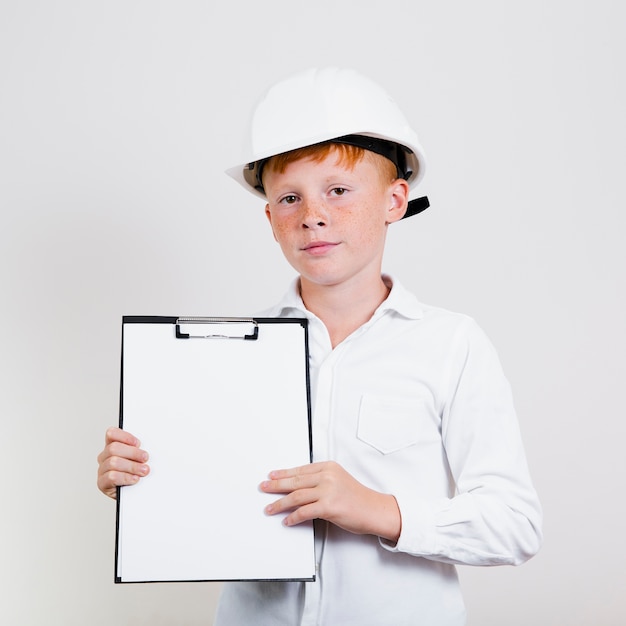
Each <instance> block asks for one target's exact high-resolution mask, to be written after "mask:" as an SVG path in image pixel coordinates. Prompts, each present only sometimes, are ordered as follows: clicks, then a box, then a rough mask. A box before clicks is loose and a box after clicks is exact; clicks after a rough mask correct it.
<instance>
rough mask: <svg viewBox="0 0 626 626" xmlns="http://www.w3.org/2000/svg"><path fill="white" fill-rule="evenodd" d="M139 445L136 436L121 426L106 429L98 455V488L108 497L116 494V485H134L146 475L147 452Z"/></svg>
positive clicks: (147, 468)
mask: <svg viewBox="0 0 626 626" xmlns="http://www.w3.org/2000/svg"><path fill="white" fill-rule="evenodd" d="M140 445H141V443H140V441H139V439H137V437H134V436H133V435H131V434H130V433H129V432H126V431H125V430H122V429H121V428H109V429H108V430H107V432H106V437H105V446H104V450H103V451H102V452H101V453H100V454H99V455H98V489H100V491H102V493H104V494H105V495H107V496H109V498H115V497H116V496H117V489H116V487H123V486H124V485H134V484H135V483H136V482H138V481H139V479H140V478H141V477H142V476H147V475H148V472H149V471H150V468H149V467H148V466H147V465H146V464H145V463H146V461H147V460H148V453H147V452H146V451H145V450H141V449H140V447H139V446H140Z"/></svg>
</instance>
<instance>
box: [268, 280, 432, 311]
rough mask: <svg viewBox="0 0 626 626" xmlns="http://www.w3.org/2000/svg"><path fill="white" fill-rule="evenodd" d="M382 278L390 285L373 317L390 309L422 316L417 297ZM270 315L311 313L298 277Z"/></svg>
mask: <svg viewBox="0 0 626 626" xmlns="http://www.w3.org/2000/svg"><path fill="white" fill-rule="evenodd" d="M383 280H384V281H385V283H386V284H387V285H388V286H390V287H391V291H390V292H389V295H388V296H387V298H386V299H385V300H384V302H382V303H381V305H380V306H379V307H378V309H377V310H376V312H375V313H374V315H373V318H375V317H379V316H380V315H383V314H384V313H385V312H387V311H391V312H394V313H397V314H398V315H401V316H402V317H405V318H407V319H414V320H418V319H421V318H422V317H423V316H424V309H423V307H422V305H421V304H420V303H419V301H418V300H417V298H416V297H415V296H414V295H413V294H412V293H411V292H409V291H407V290H406V289H405V288H404V287H403V285H402V284H401V283H400V281H399V280H397V279H395V278H393V277H392V276H390V275H388V274H383ZM268 315H269V316H270V317H298V316H303V315H304V316H305V317H309V316H310V315H311V314H310V312H309V311H308V310H307V309H306V307H305V306H304V303H303V302H302V298H301V297H300V279H299V278H295V279H294V280H293V281H292V282H291V284H290V285H289V289H287V291H286V293H285V295H284V296H283V297H282V299H281V300H280V302H279V303H278V304H277V305H276V306H274V307H272V308H271V309H270V310H269V311H268Z"/></svg>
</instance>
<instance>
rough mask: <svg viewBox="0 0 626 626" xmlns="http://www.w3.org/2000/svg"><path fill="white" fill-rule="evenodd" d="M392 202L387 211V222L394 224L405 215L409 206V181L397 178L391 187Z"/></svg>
mask: <svg viewBox="0 0 626 626" xmlns="http://www.w3.org/2000/svg"><path fill="white" fill-rule="evenodd" d="M389 192H390V200H391V204H390V207H389V210H388V211H387V220H386V221H387V224H393V222H397V221H398V220H401V219H402V218H403V217H404V214H405V213H406V210H407V207H408V206H409V183H407V182H406V180H404V179H403V178H397V179H396V180H394V181H393V182H392V183H391V186H390V187H389Z"/></svg>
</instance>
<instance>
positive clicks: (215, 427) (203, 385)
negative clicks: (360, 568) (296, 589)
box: [115, 316, 315, 583]
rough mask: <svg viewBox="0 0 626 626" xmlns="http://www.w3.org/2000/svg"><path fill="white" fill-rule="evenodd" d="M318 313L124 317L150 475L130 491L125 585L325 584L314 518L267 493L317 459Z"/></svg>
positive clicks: (120, 505) (128, 391)
mask: <svg viewBox="0 0 626 626" xmlns="http://www.w3.org/2000/svg"><path fill="white" fill-rule="evenodd" d="M309 389H310V388H309V370H308V334H307V320H306V319H301V318H200V317H196V318H181V317H161V316H152V317H139V316H124V317H123V320H122V373H121V385H120V422H119V423H120V427H121V428H124V429H125V430H128V431H129V432H131V433H133V434H134V435H136V436H137V437H139V438H140V439H141V442H142V448H144V449H145V450H147V451H148V452H149V454H150V460H149V463H150V469H151V471H150V474H149V475H148V476H147V477H145V478H143V479H142V480H141V481H140V482H139V483H138V484H136V485H133V486H130V487H121V488H118V498H117V515H116V542H115V582H116V583H134V582H176V581H180V582H191V581H229V580H306V581H311V580H315V548H314V536H313V524H312V522H310V523H304V524H300V525H298V526H294V527H285V526H284V525H283V524H282V523H281V522H282V520H281V517H280V516H268V515H266V514H265V513H264V507H265V506H266V505H267V504H269V503H270V502H272V501H274V500H276V499H278V498H279V497H280V496H277V495H276V494H265V493H263V492H261V491H260V489H259V487H258V485H259V483H260V482H261V481H262V480H264V479H265V478H266V477H267V473H268V472H269V471H270V470H272V469H280V468H289V467H296V466H299V465H305V464H307V463H310V462H311V460H312V449H311V411H310V391H309Z"/></svg>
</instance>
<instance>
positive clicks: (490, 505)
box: [381, 319, 542, 565]
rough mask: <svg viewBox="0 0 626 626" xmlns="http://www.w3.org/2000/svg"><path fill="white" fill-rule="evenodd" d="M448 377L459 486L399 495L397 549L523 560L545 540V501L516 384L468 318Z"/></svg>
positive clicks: (447, 413)
mask: <svg viewBox="0 0 626 626" xmlns="http://www.w3.org/2000/svg"><path fill="white" fill-rule="evenodd" d="M451 351H452V354H451V358H450V360H449V363H450V366H449V368H448V372H447V373H446V375H445V380H444V382H443V386H442V388H443V393H444V395H445V399H444V402H443V405H442V406H443V407H444V408H443V411H442V415H441V420H442V421H441V436H442V441H443V446H444V450H445V454H446V457H447V462H448V466H449V468H450V473H451V475H452V479H453V480H454V484H455V488H456V489H455V495H454V497H452V498H441V499H439V500H436V501H431V500H427V499H423V498H419V497H416V494H415V493H412V491H411V488H410V485H409V484H405V485H404V486H402V487H401V491H399V492H398V493H394V496H395V497H396V500H397V501H398V506H399V509H400V513H401V516H402V531H401V534H400V537H399V539H398V542H397V544H395V545H391V544H389V543H388V542H386V541H385V540H382V539H381V545H382V546H383V547H384V548H385V549H387V550H390V551H394V552H406V553H409V554H412V555H415V556H421V557H425V558H428V559H432V560H437V561H442V562H446V563H455V564H466V565H502V564H510V565H518V564H520V563H523V562H524V561H526V560H527V559H529V558H530V557H531V556H533V555H534V554H535V553H536V552H537V551H538V550H539V547H540V545H541V539H542V535H541V518H542V512H541V506H540V504H539V501H538V498H537V494H536V492H535V489H534V488H533V485H532V482H531V479H530V475H529V471H528V467H527V463H526V458H525V453H524V449H523V445H522V439H521V436H520V431H519V426H518V422H517V417H516V415H515V410H514V408H513V401H512V396H511V390H510V386H509V384H508V381H507V380H506V378H505V376H504V374H503V372H502V368H501V365H500V362H499V359H498V357H497V354H496V352H495V350H494V348H493V346H492V345H491V343H490V342H489V340H488V339H487V337H486V336H485V335H484V333H483V332H482V331H481V329H480V328H479V327H478V326H477V325H476V324H475V323H474V322H473V321H472V320H469V319H468V320H467V321H466V323H465V324H463V325H462V327H461V328H460V329H459V332H458V333H457V338H456V340H455V341H454V342H453V348H452V349H451Z"/></svg>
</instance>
